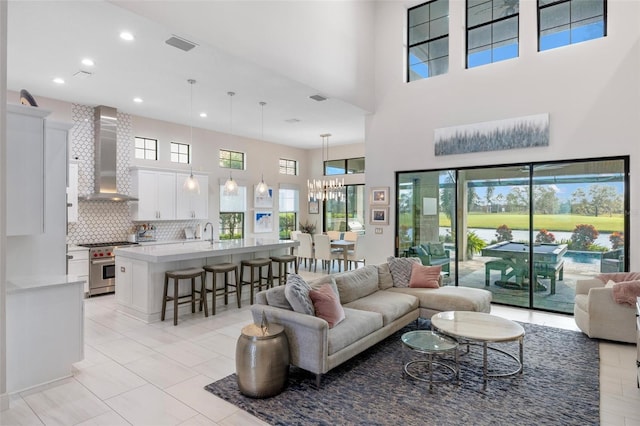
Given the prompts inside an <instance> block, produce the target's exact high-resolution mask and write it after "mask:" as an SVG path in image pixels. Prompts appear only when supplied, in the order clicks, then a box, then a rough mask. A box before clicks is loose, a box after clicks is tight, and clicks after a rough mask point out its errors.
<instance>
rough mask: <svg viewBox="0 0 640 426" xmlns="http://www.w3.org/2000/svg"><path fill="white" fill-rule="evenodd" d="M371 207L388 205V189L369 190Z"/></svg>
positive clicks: (381, 187)
mask: <svg viewBox="0 0 640 426" xmlns="http://www.w3.org/2000/svg"><path fill="white" fill-rule="evenodd" d="M369 203H370V204H371V205H377V206H388V205H389V187H388V186H379V187H376V188H371V199H370V200H369Z"/></svg>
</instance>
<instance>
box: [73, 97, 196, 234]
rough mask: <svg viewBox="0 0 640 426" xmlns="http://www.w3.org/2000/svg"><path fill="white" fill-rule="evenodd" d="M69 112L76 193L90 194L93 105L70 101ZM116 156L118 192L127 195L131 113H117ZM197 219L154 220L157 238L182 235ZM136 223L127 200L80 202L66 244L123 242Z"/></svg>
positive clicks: (92, 162)
mask: <svg viewBox="0 0 640 426" xmlns="http://www.w3.org/2000/svg"><path fill="white" fill-rule="evenodd" d="M71 114H72V117H73V123H74V126H73V128H72V129H71V134H70V138H69V139H70V141H71V145H70V147H69V150H70V153H71V158H73V159H77V160H78V193H79V194H81V195H86V194H90V193H92V192H93V188H94V126H93V120H94V114H93V107H90V106H87V105H79V104H72V107H71ZM117 140H118V155H117V164H116V173H117V177H116V181H117V186H118V192H120V193H123V194H130V193H131V192H130V191H131V176H130V174H129V167H130V165H131V155H132V146H133V140H134V136H133V133H132V125H131V116H130V115H129V114H124V113H120V112H118V127H117ZM199 222H200V221H198V220H183V221H166V222H153V224H154V225H155V227H156V239H157V240H175V239H182V238H184V228H185V227H187V226H192V227H195V226H196V225H197V224H198V223H199ZM134 226H135V223H134V222H133V221H132V220H131V214H130V212H129V204H128V203H120V202H112V201H79V202H78V221H77V222H75V223H69V225H68V228H67V242H68V243H69V244H83V243H104V242H113V241H126V240H127V235H128V234H129V233H131V232H134Z"/></svg>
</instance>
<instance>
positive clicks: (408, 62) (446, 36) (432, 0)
mask: <svg viewBox="0 0 640 426" xmlns="http://www.w3.org/2000/svg"><path fill="white" fill-rule="evenodd" d="M438 1H442V2H444V3H446V7H447V14H446V15H444V16H442V17H439V18H436V19H442V18H445V17H446V19H447V32H446V34H441V35H439V36H436V37H429V38H427V39H425V40H422V41H420V42H416V43H411V29H412V28H414V27H415V26H414V27H412V26H411V13H412V12H414V11H416V9H420V8H423V7H429V10H430V9H431V5H433V4H434V3H436V2H438ZM430 15H431V14H430ZM429 18H430V19H429V20H428V21H425V22H423V23H421V24H420V25H424V24H428V25H431V23H432V22H433V21H434V19H431V16H429ZM449 33H450V30H449V0H430V1H427V2H425V3H422V4H419V5H417V6H413V7H410V8H409V9H407V54H406V58H405V59H406V67H407V75H406V82H407V83H411V82H414V81H420V80H424V79H426V78H431V77H436V76H438V75H442V74H447V73H448V72H449V56H450V51H449ZM444 39H446V40H447V54H446V56H439V57H437V58H432V59H431V60H438V59H443V58H447V69H446V71H444V72H441V73H438V74H432V72H431V70H432V67H431V66H429V64H428V62H431V60H429V61H427V62H425V61H422V62H420V63H421V64H425V63H426V64H427V71H428V74H429V75H427V76H426V77H421V78H414V79H412V78H411V56H410V55H411V49H413V48H416V47H419V46H424V45H427V46H430V45H431V44H433V43H435V42H438V41H441V40H444Z"/></svg>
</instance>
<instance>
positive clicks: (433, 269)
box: [409, 263, 442, 288]
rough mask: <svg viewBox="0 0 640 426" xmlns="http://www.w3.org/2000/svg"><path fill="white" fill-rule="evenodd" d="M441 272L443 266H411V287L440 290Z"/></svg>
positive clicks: (415, 264)
mask: <svg viewBox="0 0 640 426" xmlns="http://www.w3.org/2000/svg"><path fill="white" fill-rule="evenodd" d="M441 271H442V267H441V266H424V265H421V264H419V263H414V264H413V265H411V280H410V281H409V287H421V288H438V287H440V272H441Z"/></svg>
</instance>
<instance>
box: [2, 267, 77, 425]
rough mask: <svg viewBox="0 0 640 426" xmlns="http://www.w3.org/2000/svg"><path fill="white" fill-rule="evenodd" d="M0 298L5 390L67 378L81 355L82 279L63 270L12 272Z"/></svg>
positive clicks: (16, 390)
mask: <svg viewBox="0 0 640 426" xmlns="http://www.w3.org/2000/svg"><path fill="white" fill-rule="evenodd" d="M6 297H7V298H6V301H7V314H6V318H7V322H6V327H7V344H6V348H7V349H6V350H7V358H6V359H7V375H6V380H7V391H8V392H9V393H14V392H19V391H23V390H26V389H29V388H32V387H34V386H39V385H44V384H46V383H50V382H52V381H54V380H59V379H62V378H65V377H71V376H72V374H73V364H74V363H76V362H79V361H81V360H82V359H83V358H84V297H83V294H82V283H81V282H80V281H78V280H77V279H75V277H68V276H66V275H51V274H46V275H41V276H27V277H15V278H13V279H11V280H8V281H7V296H6ZM0 423H1V422H0ZM3 424H4V423H3Z"/></svg>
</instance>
